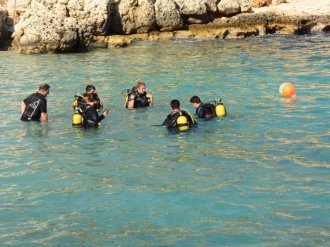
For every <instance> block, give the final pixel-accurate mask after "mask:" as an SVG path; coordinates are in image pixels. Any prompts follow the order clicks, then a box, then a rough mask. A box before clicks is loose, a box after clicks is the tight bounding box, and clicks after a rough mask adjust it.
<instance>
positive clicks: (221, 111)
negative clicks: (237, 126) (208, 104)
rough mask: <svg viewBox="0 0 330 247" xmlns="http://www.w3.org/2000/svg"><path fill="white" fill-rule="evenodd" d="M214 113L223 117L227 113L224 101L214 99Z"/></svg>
mask: <svg viewBox="0 0 330 247" xmlns="http://www.w3.org/2000/svg"><path fill="white" fill-rule="evenodd" d="M215 114H216V115H217V117H223V116H226V115H227V110H226V107H225V105H224V103H222V99H215Z"/></svg>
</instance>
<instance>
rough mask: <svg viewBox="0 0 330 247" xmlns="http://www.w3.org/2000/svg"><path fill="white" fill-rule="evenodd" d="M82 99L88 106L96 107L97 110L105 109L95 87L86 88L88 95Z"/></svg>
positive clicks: (84, 95) (88, 86)
mask: <svg viewBox="0 0 330 247" xmlns="http://www.w3.org/2000/svg"><path fill="white" fill-rule="evenodd" d="M82 99H83V100H84V101H85V102H86V103H87V104H89V105H92V106H94V107H95V109H96V110H99V109H100V108H101V107H103V104H102V101H101V100H100V98H99V96H98V94H97V93H96V89H95V86H93V85H87V86H86V93H84V94H83V98H82Z"/></svg>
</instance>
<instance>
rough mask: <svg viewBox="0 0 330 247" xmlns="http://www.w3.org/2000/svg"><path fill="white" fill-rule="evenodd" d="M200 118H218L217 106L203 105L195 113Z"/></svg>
mask: <svg viewBox="0 0 330 247" xmlns="http://www.w3.org/2000/svg"><path fill="white" fill-rule="evenodd" d="M195 114H196V115H197V116H198V118H205V119H210V118H213V117H215V116H216V113H215V105H213V104H208V103H207V104H204V103H201V104H200V106H199V107H198V108H197V109H196V113H195Z"/></svg>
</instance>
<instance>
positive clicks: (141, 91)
mask: <svg viewBox="0 0 330 247" xmlns="http://www.w3.org/2000/svg"><path fill="white" fill-rule="evenodd" d="M146 90H147V88H146V84H145V83H144V82H143V81H141V80H137V81H136V91H137V92H138V93H139V94H144V93H145V92H146Z"/></svg>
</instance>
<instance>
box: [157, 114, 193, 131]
mask: <svg viewBox="0 0 330 247" xmlns="http://www.w3.org/2000/svg"><path fill="white" fill-rule="evenodd" d="M181 115H183V116H185V117H187V119H188V125H189V126H195V125H196V124H197V123H196V121H195V120H194V119H193V118H192V117H191V115H190V114H189V113H188V112H186V111H184V110H181V111H178V112H171V113H170V114H168V115H167V117H166V119H165V120H164V122H163V124H162V125H164V126H166V127H167V128H168V129H170V130H178V127H179V126H177V121H176V120H177V119H178V117H180V116H181Z"/></svg>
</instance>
